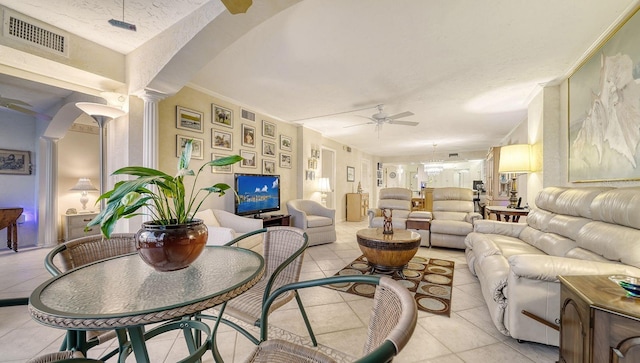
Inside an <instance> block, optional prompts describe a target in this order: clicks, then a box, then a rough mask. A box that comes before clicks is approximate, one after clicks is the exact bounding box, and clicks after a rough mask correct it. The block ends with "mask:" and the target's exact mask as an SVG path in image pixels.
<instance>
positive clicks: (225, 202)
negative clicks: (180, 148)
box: [158, 87, 301, 212]
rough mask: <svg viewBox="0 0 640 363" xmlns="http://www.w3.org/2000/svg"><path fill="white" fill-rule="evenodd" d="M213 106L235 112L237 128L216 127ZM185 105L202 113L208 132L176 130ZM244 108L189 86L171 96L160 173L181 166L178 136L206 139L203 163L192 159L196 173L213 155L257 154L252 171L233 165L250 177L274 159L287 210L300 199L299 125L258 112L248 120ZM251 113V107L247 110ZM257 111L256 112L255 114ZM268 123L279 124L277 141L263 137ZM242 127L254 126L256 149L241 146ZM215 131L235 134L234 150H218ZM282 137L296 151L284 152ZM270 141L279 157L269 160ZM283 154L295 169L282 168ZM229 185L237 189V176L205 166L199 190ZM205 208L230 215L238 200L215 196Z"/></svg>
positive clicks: (164, 104)
mask: <svg viewBox="0 0 640 363" xmlns="http://www.w3.org/2000/svg"><path fill="white" fill-rule="evenodd" d="M212 104H216V105H219V106H222V107H224V108H227V109H229V110H231V111H233V128H227V127H224V126H219V125H214V124H212V122H211V114H212V110H211V109H212V106H211V105H212ZM178 105H179V106H182V107H185V108H188V109H191V110H195V111H198V112H202V113H203V115H204V118H203V128H204V132H203V133H199V132H195V131H188V130H183V129H178V128H177V127H176V106H178ZM240 108H241V107H240V105H237V104H235V103H232V102H229V101H226V100H223V99H221V98H219V97H214V96H211V95H208V94H205V93H202V92H200V91H197V90H194V89H192V88H189V87H184V88H183V89H182V90H180V92H178V93H177V94H176V95H174V96H172V97H168V98H166V99H164V100H162V101H161V102H160V103H159V107H158V109H159V123H160V128H159V131H160V132H159V134H160V135H159V145H160V150H159V155H158V159H159V168H160V170H162V171H164V172H166V173H168V174H172V175H173V174H175V172H176V167H177V163H178V157H177V151H176V136H177V135H183V136H187V137H193V138H198V139H202V140H203V157H204V159H203V160H196V159H192V161H191V165H190V166H191V168H192V169H193V170H194V172H197V170H198V169H199V168H200V167H201V166H202V165H204V164H205V163H206V162H208V161H210V160H211V157H212V154H215V155H221V156H222V155H225V156H226V155H236V154H240V152H241V151H249V152H254V153H256V167H255V168H248V167H241V166H240V165H239V164H235V165H233V173H248V174H261V173H263V169H262V166H263V160H270V161H274V162H275V163H276V174H278V175H280V193H281V196H280V197H281V209H284V208H285V203H286V201H287V200H289V199H294V198H296V195H297V189H298V183H297V180H296V178H297V176H298V175H299V174H300V173H301V172H300V171H299V167H298V165H299V161H298V156H297V152H296V150H297V149H298V147H299V146H298V140H297V132H296V127H297V126H295V125H292V124H288V123H284V122H281V121H279V120H275V119H273V118H271V117H268V116H266V115H262V114H259V113H257V112H256V120H255V121H248V120H245V119H242V118H241V117H240ZM246 108H247V109H248V110H251V111H253V110H252V109H251V107H246ZM253 112H255V111H253ZM263 120H267V121H269V122H272V123H274V124H276V138H275V139H271V138H268V137H265V136H263V135H262V121H263ZM242 124H245V125H247V126H250V127H255V147H250V146H243V145H242V143H241V137H242V135H241V133H242V126H241V125H242ZM212 129H216V130H221V131H225V132H231V133H232V135H233V139H232V150H231V151H226V150H220V149H214V148H213V147H212V145H211V138H212ZM280 135H285V136H288V137H290V138H291V139H292V141H293V145H292V151H284V150H281V149H280V146H279V141H280ZM263 140H266V141H270V142H274V143H275V144H276V157H269V156H263V155H262V141H263ZM281 154H288V155H291V161H292V162H291V168H285V167H280V163H279V158H280V155H281ZM190 179H191V180H189V181H188V182H192V180H194V178H190ZM220 182H222V183H227V184H229V185H231V186H233V183H234V178H233V174H222V173H215V174H214V173H213V172H212V171H211V168H210V167H205V169H204V170H203V172H202V173H201V175H200V177H199V179H198V181H197V187H198V188H202V187H205V186H211V185H213V184H215V183H220ZM202 208H216V209H224V210H226V211H229V212H233V211H234V200H233V196H232V194H227V195H225V196H223V197H222V198H218V197H217V196H213V197H210V198H208V199H207V200H206V201H205V202H204V203H203V207H202Z"/></svg>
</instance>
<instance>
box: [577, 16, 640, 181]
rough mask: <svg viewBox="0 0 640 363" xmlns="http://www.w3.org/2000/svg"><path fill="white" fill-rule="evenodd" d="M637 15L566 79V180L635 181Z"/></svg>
mask: <svg viewBox="0 0 640 363" xmlns="http://www.w3.org/2000/svg"><path fill="white" fill-rule="evenodd" d="M638 34H640V15H639V14H638V13H637V12H636V13H635V14H634V15H633V16H632V17H631V18H629V20H628V21H627V22H626V23H625V24H624V25H622V27H620V29H619V30H618V31H617V32H616V33H615V34H614V35H613V36H612V37H611V38H610V39H609V40H608V41H607V42H606V43H605V44H604V45H602V46H601V47H600V48H599V49H598V50H596V51H595V52H594V54H593V55H591V56H590V57H589V58H588V59H587V60H586V61H585V62H584V63H583V64H582V65H581V66H580V67H579V68H578V70H576V71H575V73H573V74H572V75H571V76H570V77H569V181H570V182H596V181H610V180H638V179H640V148H639V147H638V145H639V144H640V42H638Z"/></svg>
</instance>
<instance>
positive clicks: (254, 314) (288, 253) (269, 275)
mask: <svg viewBox="0 0 640 363" xmlns="http://www.w3.org/2000/svg"><path fill="white" fill-rule="evenodd" d="M259 234H262V244H263V246H262V248H263V250H262V253H263V257H264V260H265V273H264V276H263V277H262V279H261V280H260V281H259V282H258V283H257V284H255V285H254V286H253V287H251V288H250V289H249V290H247V291H245V292H244V293H242V294H241V295H239V296H237V297H235V298H233V299H231V300H229V301H227V302H226V303H223V304H222V305H221V306H220V308H219V309H218V315H217V316H216V315H208V314H197V315H196V319H210V320H214V321H218V320H219V322H222V323H224V324H226V325H229V326H231V327H232V328H234V329H236V330H237V331H238V332H240V333H241V334H242V335H244V336H245V337H247V338H248V339H249V340H251V341H252V342H253V343H254V344H258V343H259V340H258V338H257V337H254V336H253V335H252V334H251V333H250V332H249V331H247V330H246V329H244V328H242V327H241V326H240V325H238V324H236V323H234V322H233V321H230V320H228V319H226V318H224V315H225V314H227V315H229V316H232V317H234V318H236V319H239V320H242V321H244V322H246V323H249V324H252V325H254V326H260V325H261V320H260V315H261V314H262V307H263V305H264V302H265V301H266V300H267V297H269V295H270V294H271V292H272V291H274V290H275V289H277V288H279V287H280V286H283V285H286V284H289V283H292V282H296V281H298V280H299V278H300V270H301V269H302V260H303V258H304V251H305V249H306V248H307V246H308V239H307V234H306V233H305V232H304V231H303V230H301V229H299V228H295V227H269V228H263V229H259V230H257V231H253V232H250V233H247V234H244V235H242V236H240V237H238V238H236V239H234V240H232V241H230V242H228V243H227V244H226V245H227V246H232V245H234V244H236V243H238V242H239V241H241V240H243V239H245V238H250V237H252V236H255V235H259ZM293 298H295V299H296V301H297V303H298V307H299V308H300V312H301V313H302V318H303V319H304V322H305V325H306V326H307V330H308V331H309V335H310V336H311V340H312V341H313V343H314V345H316V344H317V342H316V338H315V335H314V334H313V330H312V329H311V325H310V324H309V320H308V319H307V314H306V312H305V310H304V306H303V305H302V300H301V299H300V296H299V295H298V292H297V291H295V290H292V291H288V292H287V293H286V294H283V295H282V296H279V297H278V299H277V300H276V301H274V302H273V303H272V305H271V307H270V309H269V312H272V311H274V310H275V309H277V308H279V307H281V306H283V305H284V304H286V303H288V302H289V301H291V300H292V299H293ZM216 327H217V324H216ZM215 332H216V331H215V329H214V332H213V335H215Z"/></svg>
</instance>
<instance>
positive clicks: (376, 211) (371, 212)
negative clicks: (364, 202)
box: [367, 208, 382, 228]
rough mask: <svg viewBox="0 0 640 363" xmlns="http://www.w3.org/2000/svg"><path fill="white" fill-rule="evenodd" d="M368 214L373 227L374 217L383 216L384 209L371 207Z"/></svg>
mask: <svg viewBox="0 0 640 363" xmlns="http://www.w3.org/2000/svg"><path fill="white" fill-rule="evenodd" d="M367 216H369V228H371V226H372V224H371V223H373V218H375V217H382V210H381V209H380V208H371V209H369V210H368V211H367Z"/></svg>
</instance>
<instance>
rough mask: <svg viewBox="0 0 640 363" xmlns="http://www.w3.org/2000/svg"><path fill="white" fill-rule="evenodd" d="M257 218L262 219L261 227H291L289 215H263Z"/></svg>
mask: <svg viewBox="0 0 640 363" xmlns="http://www.w3.org/2000/svg"><path fill="white" fill-rule="evenodd" d="M258 218H260V219H262V226H263V227H273V226H290V225H291V215H289V214H274V215H268V214H265V215H262V216H260V217H258Z"/></svg>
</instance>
